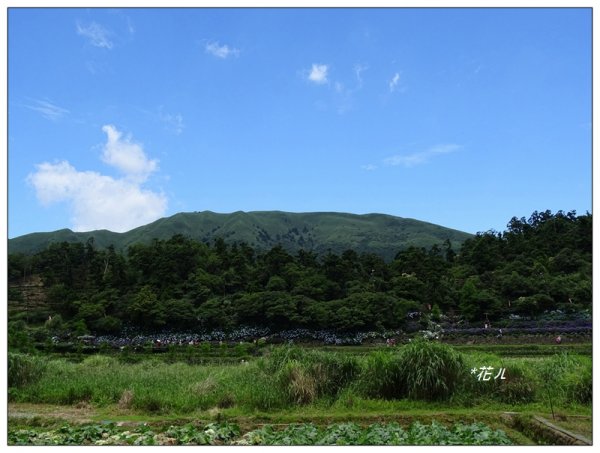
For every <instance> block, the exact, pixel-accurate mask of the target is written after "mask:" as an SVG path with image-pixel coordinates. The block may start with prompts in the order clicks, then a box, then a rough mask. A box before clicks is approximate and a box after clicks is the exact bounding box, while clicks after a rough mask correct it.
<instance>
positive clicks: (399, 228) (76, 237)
mask: <svg viewBox="0 0 600 453" xmlns="http://www.w3.org/2000/svg"><path fill="white" fill-rule="evenodd" d="M174 234H182V235H184V236H188V237H191V238H193V239H196V240H200V241H205V242H212V241H213V240H214V239H215V238H218V237H220V238H223V239H224V240H225V241H226V242H229V243H231V242H241V241H243V242H246V243H247V244H249V245H250V246H252V247H253V248H255V249H256V250H268V249H270V248H272V247H273V246H275V245H277V244H281V245H282V246H283V247H284V248H285V249H287V250H289V251H291V252H296V251H298V250H300V249H302V248H303V249H305V250H313V251H315V252H317V253H323V252H327V251H328V250H331V251H332V252H333V253H337V254H340V253H342V252H343V251H344V250H347V249H353V250H355V251H357V252H359V253H360V252H372V253H375V254H378V255H380V256H382V257H384V258H385V259H388V260H391V259H393V257H394V256H395V255H396V253H397V252H398V251H400V250H402V249H405V248H407V247H409V246H417V247H426V248H429V247H431V246H432V245H434V244H439V245H441V244H442V243H443V242H444V241H445V240H446V239H449V240H450V241H451V243H452V246H453V248H454V249H455V250H458V249H459V248H460V244H462V242H463V241H465V240H466V239H468V238H469V237H471V235H470V234H468V233H464V232H461V231H458V230H453V229H450V228H445V227H442V226H439V225H434V224H432V223H427V222H422V221H419V220H414V219H406V218H402V217H394V216H391V215H386V214H363V215H358V214H346V213H338V212H309V213H292V212H281V211H255V212H242V211H238V212H233V213H231V214H218V213H215V212H211V211H204V212H183V213H179V214H175V215H173V216H171V217H165V218H162V219H159V220H156V221H155V222H152V223H149V224H148V225H144V226H141V227H138V228H134V229H133V230H130V231H127V232H125V233H113V232H111V231H108V230H96V231H89V232H73V231H71V230H69V229H62V230H58V231H54V232H50V233H32V234H26V235H24V236H19V237H16V238H13V239H9V241H8V251H9V253H26V254H29V253H35V252H37V251H39V250H42V249H44V248H46V247H47V246H48V244H50V243H52V242H63V241H67V242H78V241H79V242H85V241H86V240H88V238H90V237H92V238H94V243H95V244H96V246H98V247H102V248H103V247H108V246H109V245H111V244H112V245H114V246H115V248H116V249H117V250H124V249H126V248H127V247H128V246H130V245H132V244H135V243H138V242H141V243H149V242H151V241H152V239H154V238H157V239H168V238H170V237H171V236H173V235H174Z"/></svg>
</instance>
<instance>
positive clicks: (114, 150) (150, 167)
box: [102, 125, 158, 182]
mask: <svg viewBox="0 0 600 453" xmlns="http://www.w3.org/2000/svg"><path fill="white" fill-rule="evenodd" d="M102 130H103V131H104V132H106V134H107V142H106V144H105V145H104V148H103V152H102V161H103V162H105V163H107V164H108V165H112V166H113V167H116V168H117V169H119V170H120V171H121V172H123V173H125V174H126V175H127V177H128V178H131V179H133V180H136V181H139V182H143V181H145V180H146V179H147V178H148V176H149V175H150V173H152V172H154V171H156V170H157V169H158V161H157V160H149V159H148V157H146V154H145V153H144V149H143V148H142V146H141V145H139V144H137V143H132V142H131V140H130V138H129V137H126V138H122V135H123V134H122V133H121V132H119V131H118V130H117V129H116V128H115V127H114V126H112V125H107V126H103V127H102Z"/></svg>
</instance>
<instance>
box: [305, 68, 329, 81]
mask: <svg viewBox="0 0 600 453" xmlns="http://www.w3.org/2000/svg"><path fill="white" fill-rule="evenodd" d="M328 70H329V67H328V66H327V65H326V64H316V63H313V65H312V68H311V70H310V72H309V73H308V80H309V81H311V82H313V83H316V84H317V85H323V84H325V83H327V82H328V80H327V71H328Z"/></svg>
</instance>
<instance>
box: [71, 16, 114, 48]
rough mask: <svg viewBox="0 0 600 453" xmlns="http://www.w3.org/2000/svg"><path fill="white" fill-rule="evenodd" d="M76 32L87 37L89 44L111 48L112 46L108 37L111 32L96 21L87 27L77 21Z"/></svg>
mask: <svg viewBox="0 0 600 453" xmlns="http://www.w3.org/2000/svg"><path fill="white" fill-rule="evenodd" d="M77 34H78V35H80V36H85V37H86V38H88V39H89V41H90V44H92V45H93V46H96V47H102V48H105V49H112V47H113V43H112V41H111V40H110V38H109V36H110V35H111V32H110V31H109V30H107V29H106V28H104V27H103V26H102V25H100V24H97V23H96V22H92V23H91V24H89V25H88V26H87V27H85V26H82V25H81V24H80V23H79V22H78V23H77Z"/></svg>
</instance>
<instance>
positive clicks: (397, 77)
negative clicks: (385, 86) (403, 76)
mask: <svg viewBox="0 0 600 453" xmlns="http://www.w3.org/2000/svg"><path fill="white" fill-rule="evenodd" d="M398 82H400V73H398V72H397V73H396V74H394V77H392V80H390V92H392V93H393V92H394V91H396V88H397V86H398Z"/></svg>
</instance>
